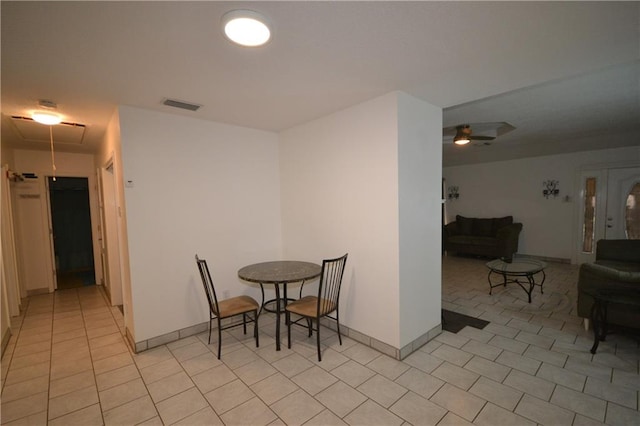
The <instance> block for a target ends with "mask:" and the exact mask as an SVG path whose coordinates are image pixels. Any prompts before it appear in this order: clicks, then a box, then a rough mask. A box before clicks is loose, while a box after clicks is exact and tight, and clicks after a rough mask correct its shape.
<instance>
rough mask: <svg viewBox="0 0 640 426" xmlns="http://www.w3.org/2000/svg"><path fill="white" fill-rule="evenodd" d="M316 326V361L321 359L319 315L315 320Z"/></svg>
mask: <svg viewBox="0 0 640 426" xmlns="http://www.w3.org/2000/svg"><path fill="white" fill-rule="evenodd" d="M316 324H317V325H318V328H317V330H316V339H317V344H318V362H320V361H322V354H321V353H320V317H318V319H317V320H316Z"/></svg>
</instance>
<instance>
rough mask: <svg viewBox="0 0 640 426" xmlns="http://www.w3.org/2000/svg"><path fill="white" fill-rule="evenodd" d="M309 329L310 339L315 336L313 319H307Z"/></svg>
mask: <svg viewBox="0 0 640 426" xmlns="http://www.w3.org/2000/svg"><path fill="white" fill-rule="evenodd" d="M307 328H308V329H309V337H311V336H313V321H311V318H307Z"/></svg>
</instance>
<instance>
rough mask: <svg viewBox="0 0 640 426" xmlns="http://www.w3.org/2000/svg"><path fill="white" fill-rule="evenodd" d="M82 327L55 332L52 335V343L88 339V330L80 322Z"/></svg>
mask: <svg viewBox="0 0 640 426" xmlns="http://www.w3.org/2000/svg"><path fill="white" fill-rule="evenodd" d="M80 327H81V328H76V329H72V330H65V331H63V332H58V333H55V334H54V335H53V337H52V343H53V344H54V345H56V344H58V343H62V342H66V341H67V340H73V339H78V338H82V339H86V338H87V331H86V330H85V328H84V327H83V326H82V324H80Z"/></svg>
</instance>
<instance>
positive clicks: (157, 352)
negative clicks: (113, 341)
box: [120, 339, 175, 370]
mask: <svg viewBox="0 0 640 426" xmlns="http://www.w3.org/2000/svg"><path fill="white" fill-rule="evenodd" d="M121 340H122V339H120V341H121ZM133 360H134V362H135V363H136V365H137V366H138V368H139V369H141V370H142V369H146V368H147V367H151V366H153V365H155V364H159V363H161V362H164V361H168V360H175V358H174V357H173V354H172V353H171V351H170V350H169V349H168V348H167V347H166V346H165V345H163V346H158V347H156V348H153V349H149V350H148V351H144V352H141V353H138V354H134V355H133Z"/></svg>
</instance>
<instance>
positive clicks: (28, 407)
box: [0, 392, 48, 424]
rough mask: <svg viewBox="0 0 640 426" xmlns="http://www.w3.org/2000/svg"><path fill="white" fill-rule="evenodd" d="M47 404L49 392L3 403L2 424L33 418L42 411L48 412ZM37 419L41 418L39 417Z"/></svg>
mask: <svg viewBox="0 0 640 426" xmlns="http://www.w3.org/2000/svg"><path fill="white" fill-rule="evenodd" d="M47 402H48V397H47V392H41V393H37V394H34V395H29V396H27V397H25V398H21V399H16V400H13V401H10V402H4V401H2V413H1V414H0V419H1V421H2V424H6V423H9V422H11V421H14V420H18V419H21V418H23V417H27V416H31V415H34V414H37V413H40V412H42V411H45V412H46V410H47ZM37 417H38V418H39V416H37Z"/></svg>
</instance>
